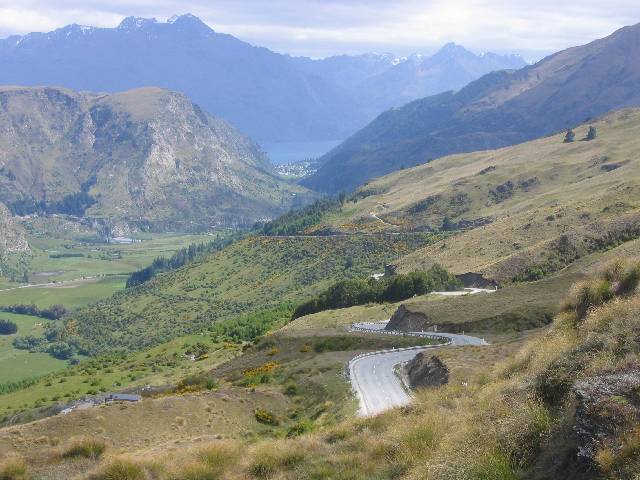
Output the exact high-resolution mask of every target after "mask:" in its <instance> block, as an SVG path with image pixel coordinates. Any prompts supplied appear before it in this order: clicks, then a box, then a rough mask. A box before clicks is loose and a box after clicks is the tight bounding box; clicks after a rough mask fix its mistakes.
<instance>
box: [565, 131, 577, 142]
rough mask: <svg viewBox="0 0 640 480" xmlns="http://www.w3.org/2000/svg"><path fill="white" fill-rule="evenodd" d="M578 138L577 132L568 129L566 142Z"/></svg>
mask: <svg viewBox="0 0 640 480" xmlns="http://www.w3.org/2000/svg"><path fill="white" fill-rule="evenodd" d="M575 139H576V134H575V132H574V131H573V130H571V129H569V130H567V134H566V135H565V136H564V143H571V142H573V141H574V140H575Z"/></svg>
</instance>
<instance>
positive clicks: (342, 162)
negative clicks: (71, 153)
mask: <svg viewBox="0 0 640 480" xmlns="http://www.w3.org/2000/svg"><path fill="white" fill-rule="evenodd" d="M639 52H640V25H636V26H633V27H626V28H623V29H621V30H619V31H617V32H615V33H614V34H612V35H611V36H609V37H607V38H604V39H601V40H596V41H595V42H592V43H590V44H588V45H584V46H581V47H575V48H570V49H568V50H565V51H562V52H560V53H557V54H555V55H552V56H550V57H548V58H545V59H544V60H542V61H540V62H539V63H537V64H535V65H532V66H528V67H525V68H523V69H521V70H518V71H515V72H506V71H502V72H496V73H491V74H488V75H486V76H484V77H482V78H481V79H479V80H477V81H475V82H473V83H471V84H470V85H468V86H467V87H465V88H464V89H462V90H460V91H459V92H456V93H453V92H449V93H443V94H440V95H437V96H432V97H427V98H424V99H422V100H417V101H415V102H413V103H410V104H408V105H406V106H404V107H402V108H400V109H394V110H390V111H387V112H385V113H383V114H382V115H380V116H379V117H378V118H377V119H376V120H375V121H374V122H372V123H371V124H370V125H368V126H367V127H366V128H364V129H363V130H361V131H360V132H358V133H356V134H355V135H354V136H352V137H351V138H350V139H348V140H347V141H346V142H344V143H343V144H342V145H340V146H338V147H336V148H335V149H334V150H333V151H332V152H329V153H328V154H327V155H326V156H325V157H324V158H323V159H322V160H323V161H324V165H323V166H322V168H320V170H319V171H318V172H317V173H316V174H315V175H314V176H312V177H309V178H308V179H306V180H305V181H304V184H305V185H307V186H309V187H311V188H315V189H320V190H324V191H328V192H337V191H340V190H342V189H352V188H355V187H356V186H358V185H360V184H362V183H363V182H365V181H366V180H368V179H370V178H373V177H376V176H380V175H384V174H387V173H389V172H392V171H394V170H398V169H400V168H403V167H410V166H413V165H416V164H420V163H425V162H428V161H430V160H433V159H434V158H438V157H441V156H443V155H448V154H452V153H460V152H471V151H476V150H483V149H493V148H500V147H504V146H507V145H513V144H516V143H519V142H524V141H527V140H531V139H534V138H539V137H542V136H544V135H549V134H552V133H556V132H558V131H560V130H563V129H566V128H569V127H572V126H574V125H576V124H579V123H581V122H583V121H585V120H586V119H589V118H594V117H598V116H600V115H602V114H604V113H606V112H609V111H611V110H615V109H619V108H623V107H629V106H637V105H640V62H638V58H640V56H639Z"/></svg>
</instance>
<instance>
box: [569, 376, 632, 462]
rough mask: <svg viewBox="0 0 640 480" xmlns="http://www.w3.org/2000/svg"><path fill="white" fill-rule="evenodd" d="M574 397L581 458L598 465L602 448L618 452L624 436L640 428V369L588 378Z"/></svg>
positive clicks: (578, 385) (580, 385)
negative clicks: (597, 461)
mask: <svg viewBox="0 0 640 480" xmlns="http://www.w3.org/2000/svg"><path fill="white" fill-rule="evenodd" d="M574 393H575V396H576V399H577V402H578V403H577V408H576V415H575V426H574V433H575V435H576V438H577V444H578V457H579V458H581V459H583V460H585V461H587V462H594V461H595V457H596V454H597V452H598V451H599V450H600V449H602V448H608V449H611V450H612V451H614V452H617V451H618V450H619V449H620V448H621V438H622V437H623V436H624V434H625V433H628V432H630V431H632V430H633V429H634V428H637V425H638V424H640V367H635V368H633V369H629V370H627V371H624V372H620V373H615V374H610V375H598V376H595V377H591V378H587V379H585V380H582V381H580V382H578V383H576V384H575V386H574Z"/></svg>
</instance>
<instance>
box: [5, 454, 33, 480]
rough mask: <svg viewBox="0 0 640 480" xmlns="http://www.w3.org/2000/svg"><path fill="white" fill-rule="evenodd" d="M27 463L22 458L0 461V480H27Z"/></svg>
mask: <svg viewBox="0 0 640 480" xmlns="http://www.w3.org/2000/svg"><path fill="white" fill-rule="evenodd" d="M29 478H30V476H29V473H28V469H27V463H26V462H25V461H24V460H23V459H22V458H17V457H10V458H6V459H4V460H0V480H28V479H29Z"/></svg>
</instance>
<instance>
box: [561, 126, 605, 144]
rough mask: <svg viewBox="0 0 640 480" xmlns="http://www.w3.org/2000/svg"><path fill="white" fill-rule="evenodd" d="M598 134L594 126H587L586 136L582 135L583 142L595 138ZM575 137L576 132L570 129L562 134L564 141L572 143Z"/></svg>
mask: <svg viewBox="0 0 640 480" xmlns="http://www.w3.org/2000/svg"><path fill="white" fill-rule="evenodd" d="M597 136H598V130H597V129H596V127H594V126H590V127H589V131H588V132H587V136H586V137H584V139H583V140H584V141H585V142H590V141H591V140H595V139H596V137H597ZM575 139H576V132H574V131H573V130H572V129H569V130H567V133H566V134H565V136H564V143H572V142H573V141H574V140H575Z"/></svg>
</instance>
